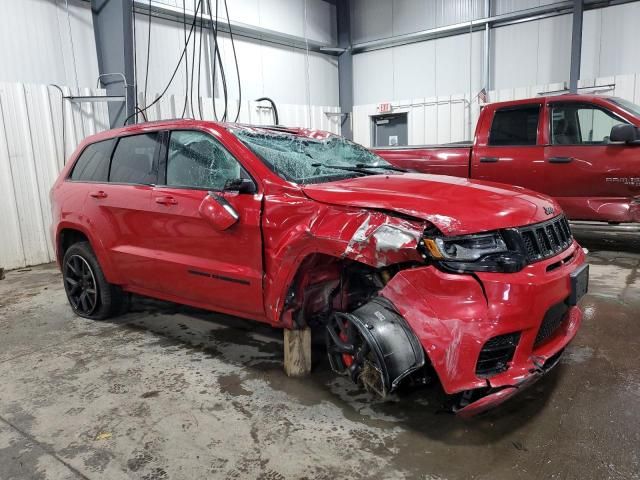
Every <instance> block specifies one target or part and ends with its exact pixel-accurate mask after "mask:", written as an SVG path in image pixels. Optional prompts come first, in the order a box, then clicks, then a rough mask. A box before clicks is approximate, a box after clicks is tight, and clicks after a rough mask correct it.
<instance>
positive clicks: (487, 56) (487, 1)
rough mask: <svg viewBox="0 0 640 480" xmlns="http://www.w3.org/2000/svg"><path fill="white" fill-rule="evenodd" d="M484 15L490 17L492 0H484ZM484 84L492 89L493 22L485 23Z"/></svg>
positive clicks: (487, 89) (486, 88)
mask: <svg viewBox="0 0 640 480" xmlns="http://www.w3.org/2000/svg"><path fill="white" fill-rule="evenodd" d="M484 16H485V18H489V17H490V16H491V0H484ZM483 60H484V61H483V66H482V68H483V71H482V73H483V76H484V79H483V82H482V83H483V86H484V88H485V90H486V91H487V92H488V91H489V90H490V89H491V85H490V83H491V75H490V69H491V24H489V23H485V25H484V59H483Z"/></svg>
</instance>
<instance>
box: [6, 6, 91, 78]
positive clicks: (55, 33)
mask: <svg viewBox="0 0 640 480" xmlns="http://www.w3.org/2000/svg"><path fill="white" fill-rule="evenodd" d="M69 20H70V23H71V35H70V33H69V32H70V31H69V25H68V23H67V14H66V10H65V2H64V0H48V1H43V0H20V1H4V2H2V14H1V15H0V45H2V48H0V65H2V68H0V81H5V82H32V83H41V84H47V83H58V84H60V85H75V72H74V64H73V56H74V54H75V60H76V69H77V72H78V84H79V85H80V86H88V87H92V86H95V82H96V79H97V77H98V60H97V55H96V47H95V39H94V35H93V23H92V20H91V5H90V4H89V3H88V2H80V1H78V0H71V1H69ZM71 38H73V46H74V48H73V50H72V49H71Z"/></svg>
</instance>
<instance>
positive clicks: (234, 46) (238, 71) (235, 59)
mask: <svg viewBox="0 0 640 480" xmlns="http://www.w3.org/2000/svg"><path fill="white" fill-rule="evenodd" d="M305 2H306V0H305ZM224 10H225V12H226V15H227V22H229V38H230V39H231V49H232V50H233V61H234V62H235V64H236V78H237V79H238V111H237V113H236V118H235V119H234V120H233V122H234V123H236V122H237V121H238V119H239V118H240V110H241V108H242V83H241V82H240V66H239V65H238V55H237V54H236V44H235V42H234V41H233V30H232V28H231V17H229V7H228V6H227V0H224Z"/></svg>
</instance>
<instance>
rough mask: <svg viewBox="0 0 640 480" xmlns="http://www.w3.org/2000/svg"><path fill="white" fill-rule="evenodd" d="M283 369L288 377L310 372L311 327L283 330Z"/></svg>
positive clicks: (300, 375) (301, 375)
mask: <svg viewBox="0 0 640 480" xmlns="http://www.w3.org/2000/svg"><path fill="white" fill-rule="evenodd" d="M284 371H285V373H286V374H287V376H289V377H303V376H305V375H308V374H309V373H311V329H310V328H309V327H307V328H301V329H296V330H288V329H285V330H284Z"/></svg>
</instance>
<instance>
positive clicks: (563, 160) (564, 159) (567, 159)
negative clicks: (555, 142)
mask: <svg viewBox="0 0 640 480" xmlns="http://www.w3.org/2000/svg"><path fill="white" fill-rule="evenodd" d="M548 161H549V163H569V162H573V157H551V158H550V159H549V160H548Z"/></svg>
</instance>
